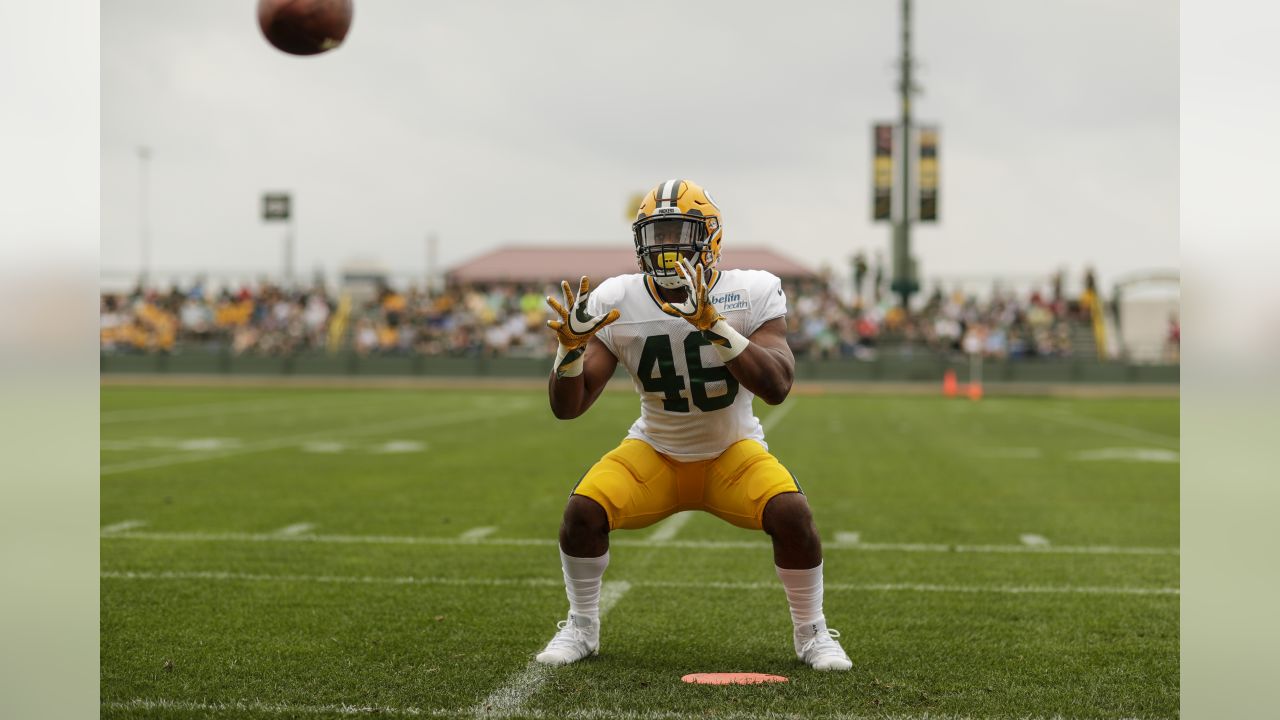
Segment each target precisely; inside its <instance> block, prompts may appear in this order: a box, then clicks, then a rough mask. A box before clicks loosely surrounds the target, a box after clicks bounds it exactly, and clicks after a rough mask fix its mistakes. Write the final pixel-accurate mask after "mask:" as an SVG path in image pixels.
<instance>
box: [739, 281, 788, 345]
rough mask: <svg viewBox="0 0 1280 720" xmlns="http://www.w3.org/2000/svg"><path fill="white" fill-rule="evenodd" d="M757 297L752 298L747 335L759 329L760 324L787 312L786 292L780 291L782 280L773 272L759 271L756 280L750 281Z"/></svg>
mask: <svg viewBox="0 0 1280 720" xmlns="http://www.w3.org/2000/svg"><path fill="white" fill-rule="evenodd" d="M752 285H753V290H754V292H755V293H759V295H758V296H757V297H758V298H759V299H758V300H757V299H756V298H752V302H751V322H750V325H749V326H748V328H747V335H748V336H749V335H751V333H753V332H755V331H756V330H758V329H760V326H761V325H763V324H765V323H767V322H769V321H770V320H773V319H774V318H780V317H782V316H784V315H786V314H787V294H786V293H784V292H782V281H781V280H779V279H778V277H777V276H776V275H774V274H773V273H768V272H763V271H761V272H760V273H759V279H758V280H757V282H755V283H752Z"/></svg>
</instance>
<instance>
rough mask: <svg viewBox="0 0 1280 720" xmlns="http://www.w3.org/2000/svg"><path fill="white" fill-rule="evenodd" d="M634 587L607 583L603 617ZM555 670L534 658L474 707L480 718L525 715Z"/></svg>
mask: <svg viewBox="0 0 1280 720" xmlns="http://www.w3.org/2000/svg"><path fill="white" fill-rule="evenodd" d="M630 589H631V584H630V583H628V582H626V581H625V580H616V581H612V582H606V583H605V584H604V586H603V587H602V588H601V589H600V618H601V619H603V618H604V616H605V615H606V614H608V612H609V610H610V609H612V608H613V606H614V605H616V604H617V603H618V601H619V600H621V599H622V596H623V595H626V594H627V591H628V590H630ZM553 671H554V668H552V667H551V666H549V665H543V664H542V663H539V662H537V661H536V660H530V661H529V664H528V665H527V666H525V669H524V670H523V671H521V672H519V673H517V674H515V675H513V676H512V677H511V678H509V679H508V680H507V682H505V683H503V685H502V686H501V687H499V688H498V689H497V690H494V691H493V692H492V693H490V694H489V697H487V698H485V699H484V700H481V701H480V704H478V705H476V707H475V708H474V709H473V711H472V712H473V713H474V714H475V716H476V717H481V718H490V717H510V716H513V715H523V714H524V713H523V710H524V704H525V702H527V701H528V700H529V698H530V697H533V694H534V693H536V692H538V689H539V688H541V687H542V685H543V683H545V682H546V681H547V677H549V676H550V675H551V673H552V672H553Z"/></svg>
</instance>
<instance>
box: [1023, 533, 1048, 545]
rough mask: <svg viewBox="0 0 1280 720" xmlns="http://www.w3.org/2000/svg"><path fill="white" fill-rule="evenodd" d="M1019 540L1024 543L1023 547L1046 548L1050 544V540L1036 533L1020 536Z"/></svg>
mask: <svg viewBox="0 0 1280 720" xmlns="http://www.w3.org/2000/svg"><path fill="white" fill-rule="evenodd" d="M1018 539H1019V540H1021V541H1022V544H1023V545H1030V546H1033V547H1044V546H1045V545H1048V544H1049V538H1047V537H1045V536H1043V535H1036V534H1034V533H1027V534H1025V535H1019V536H1018Z"/></svg>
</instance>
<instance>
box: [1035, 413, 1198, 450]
mask: <svg viewBox="0 0 1280 720" xmlns="http://www.w3.org/2000/svg"><path fill="white" fill-rule="evenodd" d="M1029 414H1030V415H1032V416H1034V417H1038V418H1043V419H1045V420H1052V421H1054V422H1059V423H1062V424H1064V425H1073V426H1075V427H1078V428H1084V429H1086V430H1092V431H1094V432H1098V433H1103V434H1105V435H1114V436H1117V437H1123V438H1128V439H1130V440H1139V441H1142V442H1153V443H1156V444H1158V445H1165V446H1167V447H1170V448H1175V449H1176V448H1177V447H1178V445H1179V440H1178V438H1175V437H1169V436H1168V435H1161V434H1160V433H1153V432H1150V431H1147V430H1143V429H1141V428H1135V427H1130V426H1128V425H1120V424H1117V423H1113V422H1107V421H1105V420H1098V419H1096V418H1089V417H1083V416H1080V415H1075V414H1073V413H1066V412H1032V413H1029Z"/></svg>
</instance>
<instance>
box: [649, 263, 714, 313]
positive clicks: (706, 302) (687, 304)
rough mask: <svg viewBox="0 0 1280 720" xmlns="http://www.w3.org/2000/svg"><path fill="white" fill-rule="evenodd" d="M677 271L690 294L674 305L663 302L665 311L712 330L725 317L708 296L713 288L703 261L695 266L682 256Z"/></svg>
mask: <svg viewBox="0 0 1280 720" xmlns="http://www.w3.org/2000/svg"><path fill="white" fill-rule="evenodd" d="M676 273H677V274H679V275H680V281H681V282H682V283H683V284H684V286H685V288H686V289H687V290H688V291H689V296H688V297H687V298H686V299H685V301H684V302H681V303H676V304H674V305H672V304H671V303H662V311H663V312H665V313H666V314H668V315H675V316H677V317H682V318H684V319H685V320H688V321H689V323H690V324H691V325H693V326H694V327H696V328H698V329H699V330H710V329H711V326H712V325H715V324H716V322H717V321H719V320H723V319H724V316H723V315H721V314H720V311H719V310H716V307H715V305H712V304H711V300H710V298H709V297H708V295H709V294H710V292H711V288H709V287H707V273H706V271H705V270H704V269H703V267H702V263H698V264H697V265H696V266H694V265H690V264H689V261H688V259H686V258H681V259H680V264H679V265H677V266H676Z"/></svg>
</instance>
